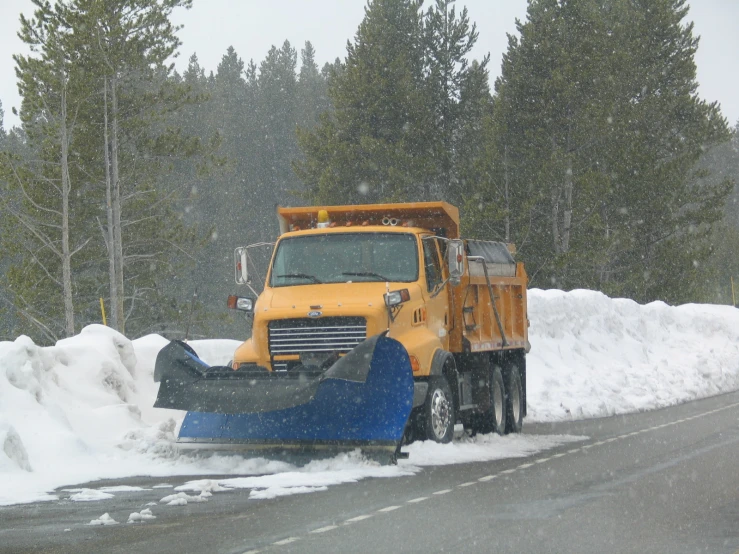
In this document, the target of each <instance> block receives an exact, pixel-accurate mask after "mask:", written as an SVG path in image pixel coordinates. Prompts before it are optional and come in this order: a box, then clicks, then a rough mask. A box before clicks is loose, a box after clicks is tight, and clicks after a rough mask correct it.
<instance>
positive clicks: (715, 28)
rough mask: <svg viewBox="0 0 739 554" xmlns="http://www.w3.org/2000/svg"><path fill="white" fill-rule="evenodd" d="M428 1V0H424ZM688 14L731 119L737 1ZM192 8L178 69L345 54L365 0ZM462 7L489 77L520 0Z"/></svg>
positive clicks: (472, 1) (1, 52)
mask: <svg viewBox="0 0 739 554" xmlns="http://www.w3.org/2000/svg"><path fill="white" fill-rule="evenodd" d="M426 3H427V4H429V3H430V1H429V0H427V2H426ZM688 3H689V5H690V7H691V10H690V14H689V15H688V18H689V19H691V20H692V21H694V23H695V32H696V33H697V34H698V35H700V36H701V42H700V47H699V49H698V54H697V56H696V63H697V65H698V81H699V83H700V90H699V92H700V95H701V97H702V98H704V99H706V100H710V101H714V100H718V101H719V102H720V103H721V106H722V109H723V113H724V115H725V116H726V117H727V118H728V120H729V123H730V124H731V125H732V126H733V125H734V124H735V123H737V122H738V121H739V94H738V93H737V88H738V87H737V84H739V56H738V55H737V52H739V31H738V29H737V23H738V22H739V1H737V0H689V2H688ZM193 4H194V7H193V8H192V9H191V10H188V11H185V10H179V11H178V12H176V13H175V20H176V21H177V23H181V24H183V25H184V26H185V27H184V29H182V30H181V31H180V37H181V39H182V42H183V45H182V48H181V55H180V57H179V59H178V60H177V66H178V68H180V69H181V68H183V67H185V66H186V65H187V59H188V58H189V57H190V55H191V54H192V53H193V52H195V53H197V55H198V58H199V60H200V64H201V66H203V67H204V68H205V69H206V71H211V70H213V71H215V69H216V66H217V65H218V62H219V61H220V59H221V56H222V55H223V54H224V53H225V51H226V49H227V48H228V47H229V46H233V47H234V48H235V49H236V52H237V53H238V54H239V56H241V58H242V59H243V60H244V62H248V61H249V59H254V61H255V62H257V63H259V62H260V61H261V60H262V59H263V58H264V57H265V55H266V53H267V51H268V50H269V48H270V46H272V45H273V44H274V45H277V46H280V45H282V43H283V42H284V41H285V40H286V39H287V40H289V41H290V43H291V44H292V45H293V46H294V47H295V48H297V49H298V50H300V48H302V46H303V44H304V43H305V41H306V40H310V41H311V42H312V43H313V46H314V47H315V49H316V57H317V61H318V62H319V65H323V63H324V62H326V61H332V60H334V59H335V58H337V57H340V58H342V59H343V58H344V55H345V53H346V42H347V40H351V39H352V38H353V37H354V34H355V32H356V30H357V27H358V25H359V23H360V22H361V20H362V17H363V16H364V6H365V4H366V2H365V0H271V2H265V1H264V0H194V2H193ZM457 6H458V9H461V7H462V6H467V8H468V10H469V14H470V18H471V20H472V21H474V22H476V23H477V27H478V31H479V33H480V38H479V40H478V44H477V47H476V49H475V51H474V53H473V57H476V58H481V57H482V56H483V55H485V54H486V53H488V52H489V53H490V55H491V64H490V70H491V74H492V76H493V78H494V77H495V76H497V74H498V72H499V70H500V69H499V68H500V60H501V55H502V53H503V52H504V50H505V49H506V45H507V39H506V33H512V32H514V31H515V19H516V18H517V17H518V18H520V19H524V18H525V15H526V0H457ZM32 10H33V4H32V3H31V0H0V100H1V101H2V104H3V108H4V110H5V125H4V127H5V128H6V129H8V128H9V127H11V126H12V125H14V124H16V123H17V122H18V120H17V118H16V117H15V116H13V114H12V113H11V108H12V107H13V106H16V107H17V106H18V105H19V104H20V99H19V97H18V92H17V89H16V84H15V73H14V63H13V59H12V55H13V54H14V53H18V52H23V45H22V43H21V42H20V40H19V39H18V37H17V36H16V33H17V31H18V15H19V14H20V13H21V12H22V13H25V14H27V15H30V14H31V13H32Z"/></svg>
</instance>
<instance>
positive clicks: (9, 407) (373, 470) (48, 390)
mask: <svg viewBox="0 0 739 554" xmlns="http://www.w3.org/2000/svg"><path fill="white" fill-rule="evenodd" d="M529 319H530V320H531V328H530V340H531V344H532V350H531V353H530V354H529V356H528V358H527V364H528V392H529V418H528V421H532V420H533V421H547V420H555V419H559V420H561V419H579V418H588V417H598V416H605V415H611V414H615V413H624V412H631V411H638V410H646V409H651V408H656V407H661V406H666V405H670V404H675V403H678V402H682V401H686V400H690V399H694V398H699V397H703V396H708V395H713V394H717V393H721V392H726V391H730V390H736V389H739V310H737V309H734V308H731V307H725V306H710V305H686V306H680V307H669V306H667V305H665V304H663V303H659V302H657V303H652V304H649V305H646V306H640V305H638V304H636V303H634V302H631V301H628V300H613V299H609V298H607V297H606V296H604V295H602V294H600V293H596V292H590V291H573V292H569V293H565V292H561V291H538V290H533V291H530V296H529ZM166 342H167V341H166V340H165V339H163V338H162V337H160V336H148V337H144V338H141V339H137V340H135V341H129V340H128V339H127V338H125V337H124V336H122V335H120V334H119V333H116V332H115V331H112V330H110V329H108V328H106V327H103V326H99V325H92V326H90V327H87V328H85V329H84V330H83V331H82V332H81V333H80V334H79V335H77V336H75V337H72V338H70V339H65V340H62V341H59V342H58V343H57V344H56V346H53V347H38V346H36V345H35V344H34V343H33V342H32V341H31V340H30V339H29V338H28V337H19V338H18V339H16V340H15V341H14V342H0V505H3V504H12V503H18V502H29V501H35V500H54V499H57V498H60V497H61V498H65V499H66V498H69V499H71V500H77V501H82V500H84V501H100V502H104V501H105V499H107V498H111V496H113V495H114V494H119V493H121V491H122V490H123V488H120V487H119V488H117V489H116V488H114V489H110V488H108V489H106V491H100V490H92V489H70V490H68V491H62V492H60V493H54V489H56V488H58V487H60V486H64V485H72V484H76V483H83V482H89V481H93V480H96V479H100V478H113V477H125V476H132V475H154V476H166V475H207V474H230V475H234V476H236V475H238V476H239V477H238V478H237V477H234V478H233V479H226V480H222V481H220V482H218V483H213V482H210V481H207V482H205V483H206V485H207V486H206V485H204V484H203V483H204V482H203V481H194V482H190V483H188V484H185V485H183V486H182V487H178V490H179V491H180V492H182V491H191V490H195V491H200V492H201V495H200V496H195V497H191V496H188V495H187V494H185V493H184V492H183V493H182V494H180V495H178V497H177V500H178V501H177V502H175V503H174V504H170V503H167V505H181V504H182V503H183V502H185V503H186V502H187V501H188V499H191V500H192V501H195V500H194V499H195V498H198V499H199V500H197V501H207V496H209V495H210V493H211V492H214V491H219V490H224V489H227V488H249V489H251V491H252V492H251V495H252V496H253V497H254V498H267V497H274V496H279V495H284V494H296V493H305V492H313V491H320V490H324V489H325V487H326V486H329V485H332V484H336V483H343V482H351V481H357V480H359V479H363V478H366V477H393V476H398V475H409V474H413V473H416V472H418V471H421V469H420V468H421V466H428V465H439V464H445V463H460V462H466V461H481V460H491V459H497V458H505V457H523V456H528V455H531V454H532V453H535V452H537V451H540V450H543V449H547V448H551V447H553V446H556V445H557V444H561V443H562V442H567V441H570V440H577V438H575V437H551V436H550V437H543V436H541V437H537V436H526V435H523V436H508V437H498V436H478V437H475V438H474V439H469V438H465V439H461V440H459V441H455V443H454V444H451V445H435V444H428V443H417V444H414V445H411V447H410V448H409V450H410V453H411V458H410V460H407V461H401V464H400V465H398V466H384V467H382V466H378V465H377V464H376V463H373V462H370V461H367V460H365V459H364V458H362V457H361V456H360V455H359V454H358V453H352V454H348V455H341V456H337V457H335V458H331V459H329V460H321V461H316V462H312V463H310V464H308V465H305V466H302V467H296V466H293V465H291V464H287V463H285V462H278V461H269V460H265V459H262V458H248V457H242V456H226V455H214V456H211V457H204V456H200V457H194V456H192V455H186V454H183V453H181V452H180V451H179V449H178V447H177V445H176V444H175V437H176V431H177V427H178V425H179V423H180V422H181V420H182V417H183V415H184V413H183V412H178V411H169V410H159V409H154V408H152V407H151V406H152V404H153V403H154V398H155V397H156V390H157V386H158V385H156V384H155V383H154V382H153V379H152V375H153V370H154V360H155V358H156V353H157V352H158V351H159V349H160V348H161V347H162V346H164V345H165V344H166ZM238 344H239V343H238V342H237V341H231V340H210V341H194V342H193V343H192V345H193V347H194V348H195V350H196V351H197V352H198V353H199V354H200V356H201V358H203V359H205V360H206V361H208V362H209V363H211V364H224V363H226V362H227V361H228V360H229V359H230V357H231V354H232V353H233V350H234V348H235V347H236V346H237V345H238ZM244 476H252V477H244ZM129 489H131V490H133V489H135V487H129ZM123 492H125V491H123ZM206 493H207V494H206Z"/></svg>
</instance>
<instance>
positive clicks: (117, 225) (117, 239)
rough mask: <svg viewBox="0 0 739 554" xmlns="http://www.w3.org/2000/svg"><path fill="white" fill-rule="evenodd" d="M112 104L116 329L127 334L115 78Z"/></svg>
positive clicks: (115, 79) (116, 83)
mask: <svg viewBox="0 0 739 554" xmlns="http://www.w3.org/2000/svg"><path fill="white" fill-rule="evenodd" d="M111 103H112V114H113V121H112V137H111V173H112V175H111V176H112V179H113V195H112V196H113V198H112V200H113V252H114V256H115V281H116V287H117V290H116V293H117V295H116V298H115V300H113V302H116V303H117V309H118V314H117V316H118V319H117V321H116V328H117V329H118V331H119V332H121V333H125V330H126V321H125V317H124V311H123V298H124V295H123V238H122V233H121V183H120V173H119V171H118V79H117V78H116V77H113V79H112V82H111Z"/></svg>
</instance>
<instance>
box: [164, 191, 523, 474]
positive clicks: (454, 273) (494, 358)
mask: <svg viewBox="0 0 739 554" xmlns="http://www.w3.org/2000/svg"><path fill="white" fill-rule="evenodd" d="M277 216H278V219H279V224H280V235H279V238H278V239H277V241H276V243H275V244H274V246H273V248H272V254H271V261H270V263H269V267H268V270H267V274H266V280H265V282H264V289H263V291H262V292H261V293H260V294H258V295H257V294H256V292H255V291H254V290H253V289H251V290H252V292H253V294H246V295H241V296H231V297H229V302H228V303H229V307H230V308H234V309H238V310H242V311H244V312H246V313H247V314H249V315H248V317H250V318H252V336H251V338H249V339H248V340H246V342H244V343H243V344H242V345H241V346H239V347H238V348H237V349H236V351H235V353H234V356H233V361H232V362H231V363H230V365H228V366H209V365H208V364H206V363H205V362H203V361H202V360H201V359H200V358H198V356H197V353H195V352H194V351H193V350H192V348H190V347H189V346H188V345H187V344H185V343H183V342H180V341H172V342H171V343H169V344H168V345H167V346H166V347H165V348H163V349H162V350H161V351H160V353H159V355H158V357H157V361H156V366H155V375H154V376H155V380H157V381H159V382H160V388H159V392H158V397H157V400H156V403H155V406H156V407H161V408H173V409H181V410H187V411H188V413H187V414H186V416H185V419H184V421H183V424H182V426H181V429H180V432H179V437H178V442H180V443H195V444H197V445H206V444H207V445H217V446H225V447H231V448H243V449H245V450H251V449H264V448H267V449H277V450H285V449H303V450H305V449H308V450H315V449H354V448H361V449H362V450H363V451H364V452H367V453H369V454H371V455H378V454H379V455H380V456H385V455H387V457H388V459H389V460H390V461H395V460H396V459H397V457H398V456H400V455H401V451H400V446H401V444H404V443H406V442H409V441H412V440H432V441H436V442H440V443H445V442H449V441H451V440H452V437H453V434H454V427H455V425H456V424H457V423H462V424H463V425H464V428H465V430H467V431H468V432H470V433H491V432H495V433H500V434H503V433H511V432H513V433H515V432H519V431H520V430H521V427H522V425H523V418H524V417H525V415H526V361H525V355H526V353H527V352H528V350H529V342H528V325H529V322H528V318H527V304H526V302H527V299H526V286H527V281H528V278H527V275H526V271H525V269H524V266H523V264H522V263H516V262H515V261H514V258H513V254H514V253H515V252H514V250H515V249H514V248H513V246H512V245H507V244H504V243H500V242H492V241H479V240H462V239H461V238H460V235H459V233H460V230H459V212H458V210H457V208H455V207H454V206H452V205H450V204H447V203H444V202H419V203H407V204H375V205H352V206H325V207H298V208H278V210H277ZM249 262H250V256H249V247H244V248H237V249H236V251H235V274H236V282H237V283H238V284H242V285H249V284H250V283H251V278H252V272H250V263H249ZM249 288H251V287H249Z"/></svg>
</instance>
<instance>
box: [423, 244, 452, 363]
mask: <svg viewBox="0 0 739 554" xmlns="http://www.w3.org/2000/svg"><path fill="white" fill-rule="evenodd" d="M421 243H422V244H423V268H424V272H425V275H426V290H425V294H424V296H425V299H426V307H427V309H426V325H427V326H428V328H429V329H430V330H431V331H432V332H433V333H434V334H435V335H436V336H438V337H439V340H440V341H441V344H442V347H443V348H444V350H448V349H449V325H450V318H451V314H450V313H449V295H448V294H446V292H445V291H439V287H440V286H441V283H442V282H443V281H444V275H443V272H442V267H443V266H442V264H441V253H440V251H439V244H438V243H439V241H438V239H436V238H434V237H424V238H423V239H422V240H421ZM434 294H436V296H433V298H432V295H434Z"/></svg>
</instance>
